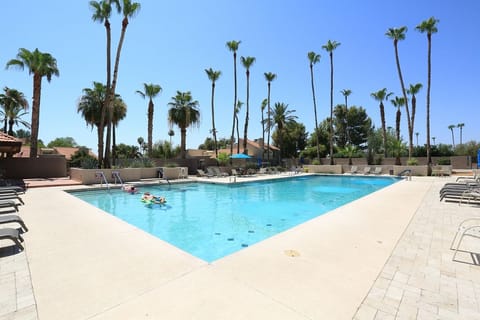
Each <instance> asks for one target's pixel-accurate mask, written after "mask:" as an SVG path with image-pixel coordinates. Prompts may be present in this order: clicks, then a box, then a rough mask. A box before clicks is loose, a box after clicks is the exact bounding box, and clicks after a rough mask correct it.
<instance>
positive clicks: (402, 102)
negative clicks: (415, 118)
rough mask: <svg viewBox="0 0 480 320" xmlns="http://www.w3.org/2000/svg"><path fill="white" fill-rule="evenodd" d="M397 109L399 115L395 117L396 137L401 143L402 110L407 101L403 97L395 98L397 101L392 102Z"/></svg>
mask: <svg viewBox="0 0 480 320" xmlns="http://www.w3.org/2000/svg"><path fill="white" fill-rule="evenodd" d="M390 102H391V103H392V104H393V106H394V107H395V108H397V114H396V117H395V137H396V138H397V140H399V141H400V121H401V119H402V111H400V108H401V107H403V106H405V99H404V98H403V97H395V99H393V100H390Z"/></svg>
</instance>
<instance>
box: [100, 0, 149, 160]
mask: <svg viewBox="0 0 480 320" xmlns="http://www.w3.org/2000/svg"><path fill="white" fill-rule="evenodd" d="M108 1H111V2H117V1H118V0H117V1H115V0H108ZM121 10H122V14H123V19H122V30H121V33H120V40H119V41H118V46H117V53H116V56H115V65H114V67H113V78H112V87H111V88H110V90H107V98H106V100H105V101H106V102H105V105H106V106H107V110H108V121H107V136H106V142H105V157H104V165H105V167H106V168H110V141H111V140H110V139H111V130H112V124H113V121H112V118H113V112H114V106H113V104H112V103H113V100H114V99H115V89H116V86H117V78H118V67H119V64H120V53H121V51H122V47H123V41H124V39H125V33H126V31H127V26H128V23H129V18H132V17H133V16H135V15H136V14H137V13H138V11H140V3H137V2H132V1H131V0H122V6H121ZM107 89H108V85H107Z"/></svg>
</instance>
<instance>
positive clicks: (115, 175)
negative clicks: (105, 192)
mask: <svg viewBox="0 0 480 320" xmlns="http://www.w3.org/2000/svg"><path fill="white" fill-rule="evenodd" d="M112 178H113V182H114V183H115V184H117V182H119V183H120V185H121V186H122V187H123V181H122V178H120V172H118V171H112Z"/></svg>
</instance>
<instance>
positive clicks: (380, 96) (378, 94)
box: [370, 88, 393, 158]
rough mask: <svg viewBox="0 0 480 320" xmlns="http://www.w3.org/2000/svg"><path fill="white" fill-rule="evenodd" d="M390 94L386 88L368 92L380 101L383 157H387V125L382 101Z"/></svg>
mask: <svg viewBox="0 0 480 320" xmlns="http://www.w3.org/2000/svg"><path fill="white" fill-rule="evenodd" d="M392 94H393V93H392V92H390V93H387V88H383V89H381V90H378V91H377V92H372V93H371V94H370V96H371V97H373V98H374V99H375V100H377V101H379V102H380V105H379V108H380V120H381V122H382V138H383V154H384V156H385V158H386V157H387V125H386V122H385V106H384V105H383V101H384V100H385V101H386V100H388V97H390V96H391V95H392Z"/></svg>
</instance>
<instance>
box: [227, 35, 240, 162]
mask: <svg viewBox="0 0 480 320" xmlns="http://www.w3.org/2000/svg"><path fill="white" fill-rule="evenodd" d="M240 43H241V41H235V40H232V41H228V42H227V48H228V50H230V51H232V52H233V83H234V85H233V86H234V95H233V121H232V135H231V136H230V154H233V140H234V134H235V110H236V108H237V50H238V46H239V45H240Z"/></svg>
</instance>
